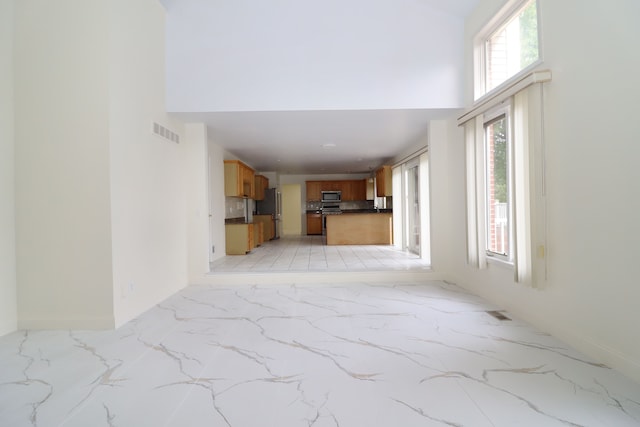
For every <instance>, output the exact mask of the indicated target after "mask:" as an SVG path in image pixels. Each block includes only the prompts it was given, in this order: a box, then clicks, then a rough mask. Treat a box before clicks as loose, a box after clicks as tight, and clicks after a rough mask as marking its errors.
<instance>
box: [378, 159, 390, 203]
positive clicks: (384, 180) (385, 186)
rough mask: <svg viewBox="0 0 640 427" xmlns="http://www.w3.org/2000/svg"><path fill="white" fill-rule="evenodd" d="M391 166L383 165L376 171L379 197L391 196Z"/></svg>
mask: <svg viewBox="0 0 640 427" xmlns="http://www.w3.org/2000/svg"><path fill="white" fill-rule="evenodd" d="M392 191H393V187H392V185H391V166H382V167H380V169H378V170H377V171H376V195H377V196H378V197H386V196H391V195H392Z"/></svg>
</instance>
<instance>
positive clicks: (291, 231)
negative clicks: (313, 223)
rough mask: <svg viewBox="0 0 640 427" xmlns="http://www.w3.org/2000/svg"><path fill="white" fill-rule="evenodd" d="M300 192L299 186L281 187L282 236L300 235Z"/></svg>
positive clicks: (301, 212)
mask: <svg viewBox="0 0 640 427" xmlns="http://www.w3.org/2000/svg"><path fill="white" fill-rule="evenodd" d="M303 212H304V210H303V209H302V191H301V187H300V184H284V185H282V221H281V222H282V224H281V227H282V234H283V235H285V236H286V235H298V236H299V235H301V234H302V214H303Z"/></svg>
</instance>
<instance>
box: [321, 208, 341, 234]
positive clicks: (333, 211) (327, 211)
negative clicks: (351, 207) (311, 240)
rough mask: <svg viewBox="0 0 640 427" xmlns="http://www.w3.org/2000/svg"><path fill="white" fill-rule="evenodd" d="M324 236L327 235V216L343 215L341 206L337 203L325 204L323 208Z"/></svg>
mask: <svg viewBox="0 0 640 427" xmlns="http://www.w3.org/2000/svg"><path fill="white" fill-rule="evenodd" d="M320 210H321V211H322V235H326V234H327V215H340V214H341V213H342V209H340V205H338V204H335V203H323V204H322V208H321V209H320Z"/></svg>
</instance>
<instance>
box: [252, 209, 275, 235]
mask: <svg viewBox="0 0 640 427" xmlns="http://www.w3.org/2000/svg"><path fill="white" fill-rule="evenodd" d="M253 223H254V224H255V223H261V224H262V225H263V233H264V234H263V241H264V240H271V239H273V238H274V237H276V228H275V221H274V219H273V215H254V216H253Z"/></svg>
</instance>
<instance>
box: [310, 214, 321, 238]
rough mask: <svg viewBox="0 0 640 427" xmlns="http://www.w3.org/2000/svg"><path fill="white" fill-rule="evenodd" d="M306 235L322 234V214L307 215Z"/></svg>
mask: <svg viewBox="0 0 640 427" xmlns="http://www.w3.org/2000/svg"><path fill="white" fill-rule="evenodd" d="M307 234H322V214H319V213H308V214H307Z"/></svg>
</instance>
